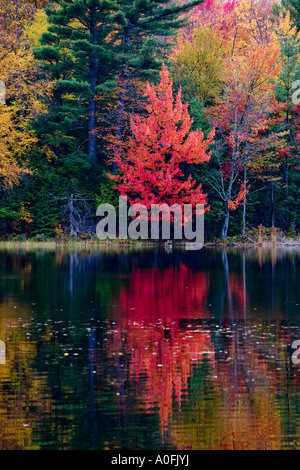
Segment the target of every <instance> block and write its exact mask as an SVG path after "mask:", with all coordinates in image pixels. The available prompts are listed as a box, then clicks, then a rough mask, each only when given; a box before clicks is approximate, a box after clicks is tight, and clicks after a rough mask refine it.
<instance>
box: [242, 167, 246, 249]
mask: <svg viewBox="0 0 300 470" xmlns="http://www.w3.org/2000/svg"><path fill="white" fill-rule="evenodd" d="M246 189H247V165H246V163H245V167H244V191H245V194H244V206H243V231H242V239H243V240H245V238H246V204H247V193H246Z"/></svg>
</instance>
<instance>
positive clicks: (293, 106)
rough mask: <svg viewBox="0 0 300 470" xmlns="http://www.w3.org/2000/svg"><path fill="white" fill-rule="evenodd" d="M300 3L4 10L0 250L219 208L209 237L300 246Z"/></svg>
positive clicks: (112, 2)
mask: <svg viewBox="0 0 300 470" xmlns="http://www.w3.org/2000/svg"><path fill="white" fill-rule="evenodd" d="M299 17H300V1H299V0H284V1H282V2H277V1H275V0H226V1H221V0H204V1H203V0H194V1H174V2H171V1H169V0H168V1H167V0H162V1H158V0H135V1H132V0H63V1H59V2H58V1H54V0H53V1H51V0H45V1H43V0H41V1H39V0H36V1H31V0H19V1H18V2H14V1H11V0H1V2H0V37H1V41H0V80H1V81H2V82H4V83H5V87H6V89H5V101H1V103H2V104H0V197H1V207H0V237H1V238H2V239H7V238H9V239H10V238H16V237H17V238H18V239H24V238H33V237H34V238H36V239H40V240H43V239H48V238H53V237H58V238H60V237H64V236H72V237H81V238H85V237H86V238H89V237H91V236H93V234H94V233H95V230H94V228H95V214H96V207H97V205H99V204H100V203H104V202H105V203H114V204H117V200H118V197H119V195H120V194H123V195H127V196H128V198H129V200H130V201H131V202H142V203H144V204H146V205H149V206H150V204H151V203H154V202H155V203H157V202H167V203H170V204H171V203H179V204H181V205H182V204H184V203H187V202H190V203H194V204H196V203H197V202H198V203H201V204H205V207H206V209H205V210H206V218H205V225H206V230H205V233H206V239H207V240H208V241H210V240H216V239H220V238H221V239H223V240H226V239H227V238H228V237H229V236H230V237H238V238H241V239H246V238H247V237H249V236H252V233H253V231H254V232H255V231H257V227H260V229H259V230H260V233H261V231H262V227H265V229H264V230H266V231H267V230H268V229H269V230H273V229H274V230H275V232H276V231H277V232H281V233H282V234H285V235H288V236H296V235H297V233H298V231H299V228H300V199H299V196H300V174H299V168H300V165H299V162H298V146H299V143H300V137H299V136H300V134H299V117H298V116H299V102H300V100H299V99H298V95H300V93H298V88H299V89H300V86H299V84H300V81H299V83H297V80H300V73H299V65H300V50H299V46H300V22H299Z"/></svg>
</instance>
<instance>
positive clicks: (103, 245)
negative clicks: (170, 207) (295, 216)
mask: <svg viewBox="0 0 300 470" xmlns="http://www.w3.org/2000/svg"><path fill="white" fill-rule="evenodd" d="M276 247H278V248H282V247H287V248H289V247H294V248H295V247H299V248H300V240H293V239H287V240H276V241H270V240H264V241H262V242H257V241H251V242H250V241H246V242H242V241H224V242H221V241H216V242H206V243H204V245H203V248H276ZM59 248H62V249H65V248H73V249H91V248H96V249H104V250H105V249H124V248H126V249H145V248H149V249H150V248H166V249H170V250H171V249H172V248H175V249H180V248H182V249H184V248H185V243H184V242H182V241H181V242H176V241H175V242H174V241H172V240H170V241H167V242H155V241H151V240H149V241H148V240H119V239H116V240H55V239H53V240H48V241H36V240H32V239H29V240H24V241H23V240H22V241H18V240H3V241H0V250H2V249H32V250H34V249H49V250H51V249H59Z"/></svg>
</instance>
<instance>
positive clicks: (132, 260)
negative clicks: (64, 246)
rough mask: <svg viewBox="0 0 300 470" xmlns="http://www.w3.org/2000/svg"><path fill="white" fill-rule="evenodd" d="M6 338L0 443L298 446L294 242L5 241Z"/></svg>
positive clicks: (0, 279)
mask: <svg viewBox="0 0 300 470" xmlns="http://www.w3.org/2000/svg"><path fill="white" fill-rule="evenodd" d="M0 340H1V341H3V343H0V449H114V450H116V449H155V450H157V449H159V450H161V449H180V450H182V449H288V448H292V449H293V448H300V364H299V365H297V364H293V362H292V360H291V355H292V353H293V351H294V350H293V349H292V348H291V345H292V343H293V341H295V340H300V251H293V250H291V249H286V250H284V249H282V250H280V249H277V250H271V251H268V250H263V249H256V250H248V251H239V250H233V251H230V250H227V251H222V250H215V249H203V250H201V251H199V252H185V251H175V250H173V251H170V252H168V251H165V250H163V249H162V250H161V251H158V250H155V249H151V250H144V251H142V250H140V251H128V252H126V251H119V252H115V253H114V252H103V253H102V252H99V251H82V252H71V251H56V252H51V251H49V252H42V251H36V252H32V253H30V252H21V251H19V252H17V251H16V252H6V251H1V253H0ZM4 346H5V348H6V350H5V352H3V347H4ZM1 350H2V352H1Z"/></svg>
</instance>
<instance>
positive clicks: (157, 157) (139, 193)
mask: <svg viewBox="0 0 300 470" xmlns="http://www.w3.org/2000/svg"><path fill="white" fill-rule="evenodd" d="M160 77H161V82H160V84H159V85H158V86H157V87H155V86H154V85H149V83H148V84H147V86H146V91H145V95H144V96H145V97H146V98H147V105H146V107H145V108H146V112H147V117H146V118H143V117H141V116H140V115H137V116H136V117H135V119H131V120H130V126H131V131H132V134H133V137H132V138H131V139H130V140H129V142H127V145H126V146H125V147H126V148H128V150H127V152H126V153H127V154H126V155H121V154H118V155H116V162H117V164H118V167H119V170H120V174H118V175H109V177H110V178H112V179H113V180H115V181H116V182H117V183H118V186H116V189H118V190H119V191H120V193H121V195H122V196H127V197H128V199H129V201H130V202H131V203H141V204H144V205H145V206H146V207H147V208H148V209H150V207H151V204H160V203H167V204H169V205H172V204H180V205H181V206H182V205H183V204H187V203H188V204H193V205H196V204H203V205H205V204H206V195H205V194H203V193H202V188H201V184H200V185H198V186H196V181H195V180H193V179H192V177H191V176H189V177H188V178H187V179H184V174H183V172H182V169H181V168H180V164H181V163H189V164H199V163H203V162H207V161H209V159H210V152H209V151H208V148H209V146H210V145H211V144H212V141H213V136H214V131H212V132H211V133H210V134H209V136H208V138H207V139H206V140H205V139H204V136H203V133H202V131H201V130H196V131H190V128H191V125H192V123H193V121H192V119H191V118H190V116H189V114H188V110H187V108H188V104H187V103H186V104H183V103H182V101H181V90H179V92H178V94H177V96H176V98H174V97H173V91H172V82H171V80H170V77H169V72H168V69H167V67H166V66H163V69H162V71H161V74H160ZM206 210H208V208H206Z"/></svg>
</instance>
